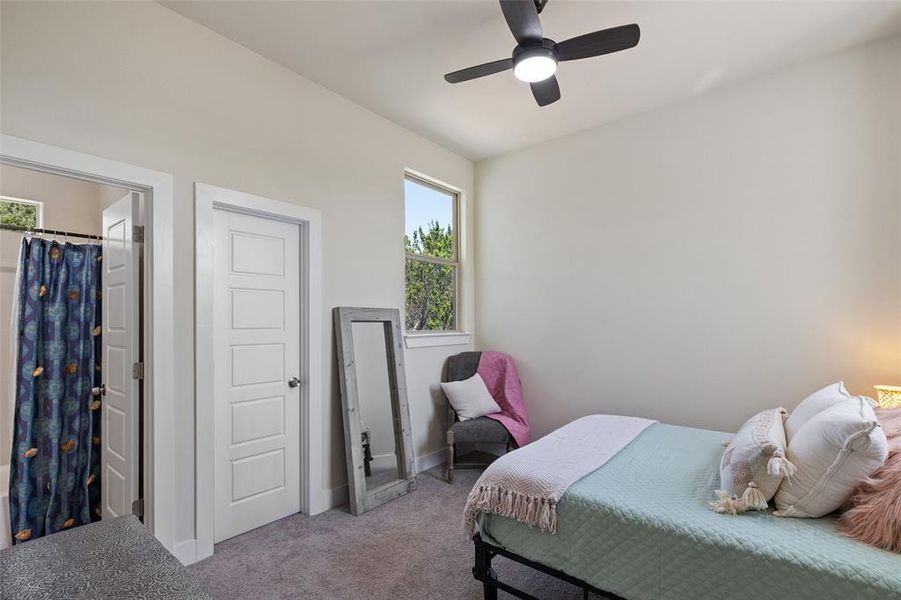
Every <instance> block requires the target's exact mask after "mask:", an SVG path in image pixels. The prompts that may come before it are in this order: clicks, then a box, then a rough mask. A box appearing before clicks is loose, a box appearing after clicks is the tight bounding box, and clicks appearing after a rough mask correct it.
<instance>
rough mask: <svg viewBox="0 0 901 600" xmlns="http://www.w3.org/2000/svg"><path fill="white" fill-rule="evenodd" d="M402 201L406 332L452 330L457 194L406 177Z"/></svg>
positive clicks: (457, 267) (455, 318) (454, 327)
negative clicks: (403, 213)
mask: <svg viewBox="0 0 901 600" xmlns="http://www.w3.org/2000/svg"><path fill="white" fill-rule="evenodd" d="M404 197H405V207H406V209H405V221H406V223H405V227H404V250H405V251H406V253H407V258H406V328H407V330H408V331H456V330H457V324H458V322H459V318H458V315H457V311H458V306H459V302H458V301H457V287H458V284H457V282H458V279H459V271H460V263H459V254H458V251H457V248H458V239H457V204H458V202H459V194H457V192H454V191H452V190H448V189H445V188H443V187H440V186H438V185H435V184H433V183H429V182H426V181H423V180H422V179H418V178H416V177H412V176H410V175H407V177H406V181H405V185H404Z"/></svg>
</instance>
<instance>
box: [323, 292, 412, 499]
mask: <svg viewBox="0 0 901 600" xmlns="http://www.w3.org/2000/svg"><path fill="white" fill-rule="evenodd" d="M332 316H333V319H334V324H335V346H336V349H337V354H338V379H339V380H340V383H341V406H342V409H343V410H342V412H343V414H344V448H345V450H346V452H347V482H348V492H349V496H350V512H351V513H353V514H355V515H361V514H363V513H364V512H366V511H368V510H372V509H373V508H376V507H378V506H381V505H382V504H385V503H386V502H389V501H391V500H394V499H395V498H399V497H400V496H403V495H404V494H407V493H409V492H412V491H413V490H415V489H416V467H415V463H414V459H413V436H412V434H411V432H410V405H409V404H408V403H407V378H406V373H405V370H404V349H403V337H402V335H401V328H400V311H399V310H397V309H396V308H353V307H346V306H339V307H336V308H335V309H334V310H333V311H332ZM354 323H382V325H383V326H384V330H385V354H386V356H387V360H388V388H389V390H390V392H391V412H392V416H393V424H394V438H395V439H394V443H395V448H396V451H397V455H398V457H400V458H401V462H402V463H403V468H402V472H401V469H398V471H399V473H398V477H399V478H398V479H397V480H396V481H394V482H392V483H388V484H385V485H383V486H380V487H377V488H375V489H373V490H367V489H366V475H365V465H364V462H363V445H362V443H361V437H360V436H361V433H362V431H361V427H360V395H359V390H358V388H357V369H356V360H355V357H354V336H353V327H352V326H353V324H354ZM401 477H402V478H401Z"/></svg>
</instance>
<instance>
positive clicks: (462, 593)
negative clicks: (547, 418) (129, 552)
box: [189, 469, 582, 600]
mask: <svg viewBox="0 0 901 600" xmlns="http://www.w3.org/2000/svg"><path fill="white" fill-rule="evenodd" d="M441 475H442V474H441V472H440V471H438V470H437V469H436V470H432V471H429V472H426V473H422V474H420V475H419V477H418V481H419V489H418V490H416V491H415V492H413V493H412V494H409V495H407V496H404V497H403V498H399V499H397V500H395V501H393V502H389V503H388V504H386V505H384V506H382V507H380V508H377V509H376V510H373V511H370V512H368V513H366V514H365V515H362V516H359V517H354V516H353V515H351V514H350V513H349V512H347V510H346V509H342V508H338V509H333V510H330V511H328V512H325V513H323V514H321V515H317V516H315V517H306V516H303V515H294V516H292V517H287V518H285V519H282V520H281V521H276V522H275V523H270V524H269V525H266V526H264V527H260V528H259V529H255V530H254V531H250V532H248V533H245V534H243V535H240V536H238V537H235V538H232V539H230V540H226V541H225V542H222V543H220V544H217V545H216V552H215V554H214V555H213V556H212V557H211V558H208V559H206V560H204V561H202V562H199V563H197V564H195V565H192V566H191V567H190V568H189V569H190V571H191V573H192V574H193V575H194V577H195V578H196V579H197V580H198V581H199V582H200V583H201V585H203V586H204V587H205V588H206V589H207V591H209V592H210V593H211V594H213V596H215V597H216V598H220V599H228V598H242V599H243V598H267V599H278V598H311V599H312V598H328V599H336V600H338V599H342V600H344V599H346V600H357V599H364V598H365V599H372V600H388V599H391V600H402V599H411V600H412V599H415V600H423V599H432V598H453V599H457V598H460V599H478V598H481V597H482V587H481V584H479V583H478V582H476V581H475V580H473V578H472V572H471V569H472V560H473V549H472V542H471V541H469V540H467V539H465V538H464V537H463V535H462V533H461V525H460V522H461V514H462V512H463V503H464V501H465V500H466V495H467V494H468V493H469V490H470V488H471V487H472V485H473V483H475V480H476V478H477V476H478V472H477V471H472V470H466V471H462V470H461V471H457V472H456V476H457V477H456V478H457V481H456V483H455V484H454V485H448V484H447V483H445V482H444V480H443V479H442V478H441ZM494 567H495V569H496V570H497V572H498V575H499V577H500V578H501V580H505V581H509V582H515V585H517V586H518V587H519V588H520V589H522V590H524V591H527V592H529V593H531V594H533V595H535V596H537V597H539V598H542V599H544V598H547V599H558V598H559V599H570V598H572V599H577V598H581V597H582V595H581V591H580V590H578V589H577V588H575V587H573V586H570V585H568V584H565V583H562V582H559V581H557V580H555V579H553V578H551V577H548V576H546V575H543V574H540V573H537V572H535V571H532V570H531V569H528V568H526V567H523V566H521V565H518V564H516V563H513V562H511V561H508V560H506V559H503V558H496V559H494ZM500 597H502V598H509V597H510V596H507V595H506V594H504V593H501V594H500Z"/></svg>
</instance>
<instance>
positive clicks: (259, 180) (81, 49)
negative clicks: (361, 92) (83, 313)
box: [0, 2, 473, 542]
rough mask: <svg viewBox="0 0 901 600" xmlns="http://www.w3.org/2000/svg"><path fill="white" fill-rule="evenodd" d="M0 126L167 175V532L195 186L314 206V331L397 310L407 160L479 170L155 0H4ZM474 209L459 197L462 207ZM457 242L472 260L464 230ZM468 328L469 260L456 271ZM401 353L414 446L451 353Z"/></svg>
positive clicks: (328, 350) (189, 445) (332, 436)
mask: <svg viewBox="0 0 901 600" xmlns="http://www.w3.org/2000/svg"><path fill="white" fill-rule="evenodd" d="M0 16H2V41H0V43H2V48H0V50H2V52H0V54H2V63H0V69H2V96H0V100H2V109H0V110H2V112H0V118H2V120H0V126H2V131H3V133H6V134H11V135H15V136H19V137H23V138H28V139H32V140H36V141H39V142H44V143H49V144H54V145H58V146H62V147H65V148H70V149H73V150H78V151H81V152H87V153H90V154H95V155H98V156H103V157H107V158H111V159H114V160H117V161H121V162H126V163H130V164H135V165H140V166H143V167H147V168H150V169H154V170H158V171H163V172H167V173H172V174H174V176H175V213H176V214H175V242H174V252H175V255H176V256H177V257H179V260H177V261H176V272H175V278H176V290H175V296H176V297H175V304H176V314H175V319H176V340H175V341H176V348H177V349H178V351H177V352H178V354H177V356H176V357H175V364H176V369H177V371H176V381H175V389H176V390H178V392H179V397H178V398H177V411H178V412H177V418H178V428H177V430H176V437H177V440H178V449H177V451H178V454H179V471H178V473H177V474H176V477H177V486H178V490H177V493H178V498H177V506H179V507H180V509H181V510H180V512H179V513H178V514H177V515H176V532H177V533H176V540H177V541H178V542H183V541H187V540H190V539H192V538H193V537H194V514H193V508H192V507H193V492H194V461H193V447H194V446H193V444H194V441H193V431H194V422H193V418H194V392H193V390H194V369H193V364H194V361H193V347H194V338H193V330H194V323H193V310H194V298H193V289H194V284H193V260H192V257H193V247H194V240H193V230H194V210H193V184H194V182H195V181H202V182H205V183H210V184H215V185H220V186H223V187H228V188H233V189H237V190H241V191H246V192H250V193H253V194H257V195H261V196H266V197H270V198H274V199H278V200H285V201H289V202H294V203H297V204H300V205H303V206H308V207H313V208H318V209H321V210H322V215H323V290H322V291H323V295H322V297H323V312H322V315H320V318H321V319H322V320H323V324H324V326H323V331H325V332H329V333H330V332H331V331H332V328H331V312H330V311H331V308H332V307H334V306H339V305H350V306H375V307H400V306H402V305H403V299H404V297H403V277H404V254H403V245H402V236H403V229H404V223H403V220H404V210H403V189H404V169H405V168H411V169H415V170H417V171H421V172H423V173H427V174H429V175H431V176H433V177H436V178H438V179H441V180H443V181H446V182H448V183H449V184H451V185H453V186H455V187H458V188H460V189H462V190H464V198H465V201H466V202H467V203H468V202H469V199H470V198H471V190H472V179H473V165H472V163H471V162H470V161H468V160H466V159H464V158H462V157H460V156H458V155H456V154H453V153H451V152H449V151H447V150H445V149H443V148H441V147H439V146H437V145H435V144H434V143H432V142H429V141H427V140H425V139H423V138H421V137H419V136H417V135H415V134H413V133H411V132H409V131H407V130H405V129H402V128H401V127H399V126H397V125H395V124H393V123H390V122H388V121H386V120H385V119H383V118H381V117H378V116H376V115H374V114H373V113H371V112H369V111H367V110H365V109H363V108H361V107H359V106H357V105H355V104H353V103H351V102H349V101H347V100H345V99H343V98H341V97H340V96H337V95H336V94H334V93H332V92H329V91H327V90H325V89H324V88H322V87H320V86H318V85H316V84H314V83H312V82H310V81H308V80H306V79H304V78H302V77H299V76H297V75H296V74H294V73H292V72H290V71H288V70H286V69H284V68H282V67H279V66H277V65H276V64H274V63H272V62H270V61H268V60H265V59H264V58H262V57H260V56H259V55H257V54H254V53H253V52H250V51H248V50H247V49H245V48H243V47H241V46H239V45H237V44H235V43H233V42H231V41H228V40H226V39H225V38H223V37H221V36H219V35H217V34H215V33H213V32H211V31H209V30H207V29H205V28H203V27H201V26H199V25H197V24H195V23H193V22H191V21H188V20H187V19H185V18H183V17H181V16H179V15H177V14H176V13H174V12H172V11H170V10H168V9H166V8H163V7H162V6H160V5H158V4H154V3H147V2H141V3H134V2H130V3H116V2H112V3H105V2H100V3H75V4H72V3H3V4H2V14H0ZM464 210H465V211H468V210H469V207H468V206H465V207H464ZM464 234H465V235H467V242H466V243H467V247H466V248H465V250H466V252H467V253H469V254H470V255H471V248H472V246H471V244H472V242H471V237H470V236H468V232H464ZM463 285H464V290H465V296H464V304H465V308H466V309H468V312H466V313H465V315H464V323H466V324H468V325H471V323H472V321H473V315H472V306H473V302H472V289H473V288H472V271H471V269H467V270H465V272H464V284H463ZM463 349H466V347H465V346H464V347H446V348H438V349H434V348H429V349H424V350H409V351H408V352H407V362H408V365H409V366H408V370H409V371H410V375H409V378H408V379H409V381H408V388H409V395H410V403H411V412H412V417H413V432H414V442H415V445H416V450H417V452H418V453H419V454H420V455H424V454H427V453H429V452H432V451H434V450H437V449H439V448H440V447H441V445H442V444H443V441H444V440H443V437H442V436H441V435H438V436H435V435H432V434H433V433H434V432H435V431H436V430H438V431H439V432H440V427H439V426H437V425H435V420H436V419H439V418H442V413H441V412H440V411H436V410H435V402H434V397H433V395H432V390H433V389H434V387H435V385H436V384H437V381H438V378H439V375H440V372H441V363H442V361H443V359H444V357H445V356H447V355H449V354H452V353H455V352H458V351H460V350H463ZM321 351H322V352H323V355H324V357H325V360H324V361H323V365H324V367H323V373H322V377H323V380H324V381H323V383H324V385H323V397H322V398H321V399H316V401H320V402H322V403H323V407H324V413H325V414H326V415H329V416H330V419H329V421H328V428H327V430H326V431H325V432H324V434H323V447H322V448H321V456H320V457H319V460H321V461H322V465H323V470H324V473H325V474H326V481H325V485H324V486H323V489H322V490H319V493H320V494H322V497H323V498H324V499H328V498H331V497H335V498H342V497H343V494H344V493H345V492H344V491H343V490H342V488H341V486H342V485H344V483H345V480H346V477H345V472H346V471H345V466H344V451H343V432H342V426H341V420H340V418H339V417H340V412H339V409H340V402H339V401H338V386H337V368H336V366H335V360H334V352H335V350H334V343H333V340H332V336H331V335H330V334H329V335H326V336H325V338H324V342H323V347H322V348H321Z"/></svg>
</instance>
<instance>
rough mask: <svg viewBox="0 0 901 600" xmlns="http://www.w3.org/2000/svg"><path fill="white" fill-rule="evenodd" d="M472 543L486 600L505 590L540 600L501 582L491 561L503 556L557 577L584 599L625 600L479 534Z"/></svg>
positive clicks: (528, 599) (475, 573)
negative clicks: (590, 597)
mask: <svg viewBox="0 0 901 600" xmlns="http://www.w3.org/2000/svg"><path fill="white" fill-rule="evenodd" d="M472 541H473V543H475V565H473V567H472V575H473V577H475V578H476V580H477V581H481V582H482V591H483V593H484V599H485V600H497V591H498V590H503V591H505V592H507V593H508V594H512V595H513V596H516V597H517V598H522V599H523V600H539V599H538V598H536V597H535V596H532V595H531V594H527V593H526V592H523V591H522V590H518V589H516V588H515V587H513V586H512V585H509V584H507V583H504V582H502V581H499V580H498V578H497V573H495V571H494V569H492V568H491V560H492V559H493V558H494V557H495V556H503V557H504V558H509V559H510V560H512V561H516V562H518V563H519V564H521V565H525V566H527V567H530V568H532V569H535V570H536V571H541V572H542V573H546V574H548V575H550V576H552V577H556V578H557V579H559V580H561V581H565V582H566V583H570V584H572V585H574V586H576V587H578V588H580V589H581V590H582V597H583V598H585V599H586V600H587V598H588V593H589V592H591V593H594V594H597V595H598V596H600V597H601V598H606V599H607V600H625V599H624V598H622V597H621V596H617V595H616V594H611V593H610V592H605V591H604V590H599V589H598V588H596V587H594V586H593V585H590V584H588V583H585V582H584V581H582V580H581V579H577V578H575V577H573V576H572V575H567V574H566V573H563V572H562V571H558V570H556V569H552V568H550V567H547V566H545V565H542V564H539V563H537V562H534V561H531V560H529V559H527V558H523V557H522V556H519V555H518V554H516V553H514V552H510V551H509V550H507V549H505V548H500V547H498V546H493V545H491V544H489V543H488V542H486V541H485V540H483V539H482V536H480V535H479V534H478V533H477V534H475V535H474V536H472Z"/></svg>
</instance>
